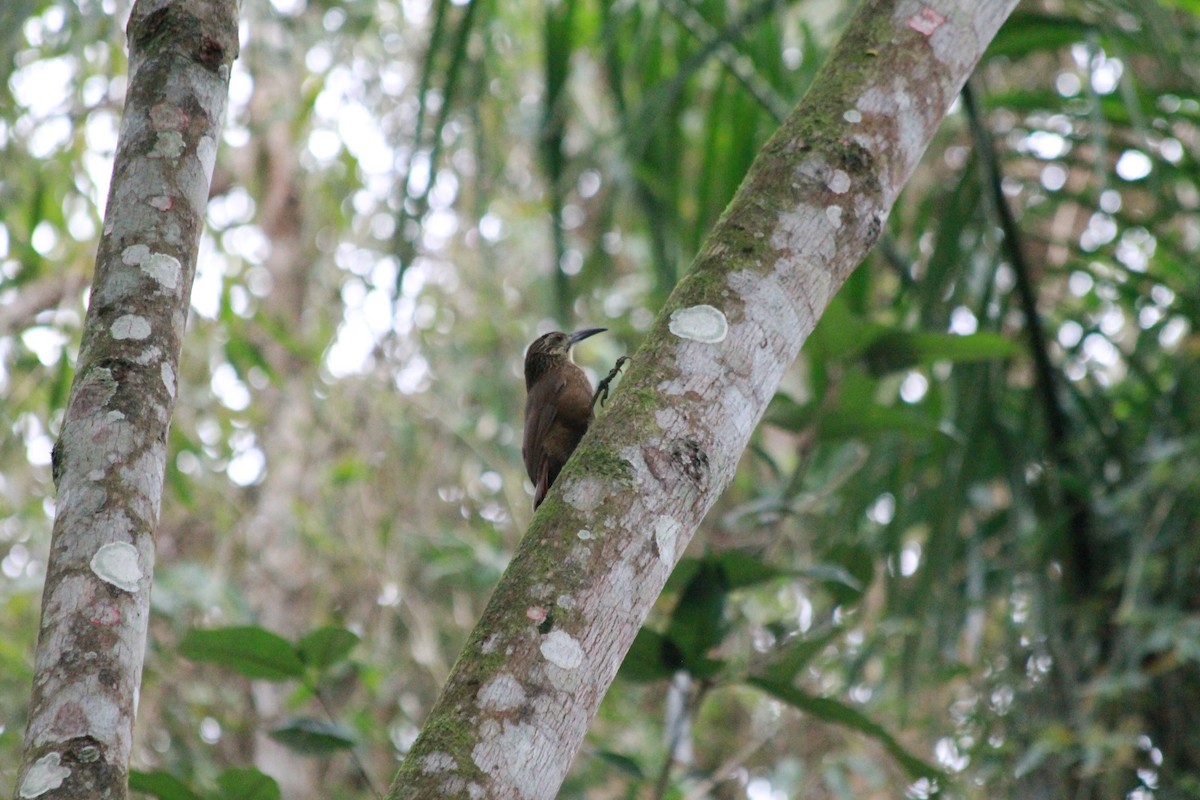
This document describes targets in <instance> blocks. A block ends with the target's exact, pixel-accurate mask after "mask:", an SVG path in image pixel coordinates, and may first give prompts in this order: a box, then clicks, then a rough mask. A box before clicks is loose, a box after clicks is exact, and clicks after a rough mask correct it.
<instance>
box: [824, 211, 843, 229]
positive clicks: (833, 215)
mask: <svg viewBox="0 0 1200 800" xmlns="http://www.w3.org/2000/svg"><path fill="white" fill-rule="evenodd" d="M825 216H826V217H827V218H828V219H829V224H831V225H833V227H834V228H840V227H842V207H841V206H829V207H828V208H826V209H825Z"/></svg>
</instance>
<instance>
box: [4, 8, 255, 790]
mask: <svg viewBox="0 0 1200 800" xmlns="http://www.w3.org/2000/svg"><path fill="white" fill-rule="evenodd" d="M127 33H128V37H129V50H130V53H129V73H130V80H129V91H128V98H127V100H126V106H125V117H124V119H123V121H122V124H121V133H120V139H119V142H118V145H117V154H116V160H115V163H114V166H113V179H112V185H111V189H110V191H109V196H108V206H107V210H106V214H105V220H104V231H103V234H102V238H101V240H100V249H99V252H98V254H97V256H96V276H95V280H94V282H93V286H92V292H91V301H90V307H89V308H88V313H87V319H86V320H85V323H84V332H83V342H82V344H81V347H80V352H79V359H78V372H77V373H76V376H75V382H74V384H73V386H72V388H71V397H70V401H69V403H68V406H67V412H66V416H65V418H64V420H63V427H62V433H61V435H60V437H59V441H58V444H57V445H56V446H55V449H54V464H53V469H54V480H55V484H56V485H57V487H58V506H57V513H56V516H55V520H54V534H53V538H52V540H51V544H50V559H49V563H48V565H47V572H46V585H45V589H44V592H43V597H42V622H41V629H40V632H39V636H38V645H37V655H36V660H35V672H34V680H33V700H32V706H31V708H30V717H29V726H28V729H27V731H26V735H25V749H24V753H23V758H22V762H21V767H20V771H19V774H18V781H17V797H18V798H34V797H44V798H56V797H57V798H68V797H69V798H74V799H75V800H78V799H79V798H93V797H94V798H121V797H125V796H126V794H127V791H128V790H127V783H128V772H129V766H128V765H129V753H130V745H131V741H132V737H133V720H134V715H135V713H136V710H137V696H138V690H139V686H140V681H141V671H142V655H143V652H144V650H145V644H146V626H147V622H148V618H149V612H150V584H151V579H152V575H153V570H154V529H155V527H156V525H157V523H158V512H159V505H160V502H161V499H162V487H163V474H164V470H165V464H166V455H167V451H166V442H167V430H168V428H169V426H170V421H171V413H172V411H173V409H174V405H175V394H176V375H177V374H178V363H179V352H180V345H181V342H182V340H183V332H184V326H185V323H186V322H187V313H188V303H189V298H190V295H191V286H192V277H193V275H194V274H195V266H196V252H197V248H198V244H199V238H200V231H201V228H202V226H203V222H204V211H205V206H206V205H207V202H208V189H209V181H210V180H211V178H212V171H213V164H214V162H215V159H216V152H217V143H218V141H219V140H220V129H221V123H222V120H223V117H224V114H225V103H226V97H227V93H228V92H227V90H228V84H229V70H230V65H231V64H232V63H233V59H234V58H235V57H236V56H237V52H238V42H237V5H236V3H235V2H234V0H139V2H138V3H137V5H136V6H135V7H134V9H133V13H132V15H131V17H130V20H129V25H128V28H127Z"/></svg>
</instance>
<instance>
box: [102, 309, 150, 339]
mask: <svg viewBox="0 0 1200 800" xmlns="http://www.w3.org/2000/svg"><path fill="white" fill-rule="evenodd" d="M109 333H111V334H112V337H113V338H114V339H145V338H146V337H147V336H149V335H150V323H149V321H147V320H146V318H145V317H139V316H138V315H137V314H123V315H122V316H119V317H117V318H116V320H114V321H113V324H112V327H110V328H109Z"/></svg>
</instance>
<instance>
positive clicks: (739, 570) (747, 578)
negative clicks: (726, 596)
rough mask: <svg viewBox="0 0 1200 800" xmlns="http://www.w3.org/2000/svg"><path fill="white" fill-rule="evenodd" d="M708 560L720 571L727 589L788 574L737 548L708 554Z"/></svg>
mask: <svg viewBox="0 0 1200 800" xmlns="http://www.w3.org/2000/svg"><path fill="white" fill-rule="evenodd" d="M708 560H709V561H711V562H712V563H713V564H715V565H716V567H717V568H718V569H719V570H720V571H721V577H722V580H723V583H724V585H725V587H727V588H729V589H743V588H745V587H747V586H753V585H754V584H756V583H764V582H766V581H769V580H772V579H774V578H778V577H781V576H783V575H787V574H788V573H787V572H785V571H784V570H781V569H779V568H778V567H775V566H773V565H771V564H768V563H767V562H765V561H763V560H762V559H760V558H755V557H754V556H752V555H750V554H749V553H744V552H741V551H739V550H725V551H724V552H721V553H717V554H715V555H713V556H710V557H709V559H708Z"/></svg>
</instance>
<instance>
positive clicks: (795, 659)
mask: <svg viewBox="0 0 1200 800" xmlns="http://www.w3.org/2000/svg"><path fill="white" fill-rule="evenodd" d="M840 632H841V631H840V629H838V628H829V629H828V630H825V631H823V632H821V633H819V634H816V635H810V636H803V637H800V638H798V639H796V641H794V642H791V643H790V644H788V645H787V646H785V647H783V648H781V649H780V650H779V652H778V653H777V654H776V655H775V657H774V658H772V659H771V663H770V666H769V667H768V668H767V677H768V678H770V679H771V680H772V681H777V682H779V683H784V684H788V685H791V682H792V679H793V678H795V677H796V675H798V674H800V672H801V671H803V670H804V668H805V667H807V666H808V665H809V663H810V662H811V661H812V660H813V658H815V657H816V656H817V655H818V654H819V653H820V652H821V651H822V650H824V649H825V646H826V645H828V644H829V643H830V642H831V641H833V638H834V637H835V636H837V635H838V634H839V633H840Z"/></svg>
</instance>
